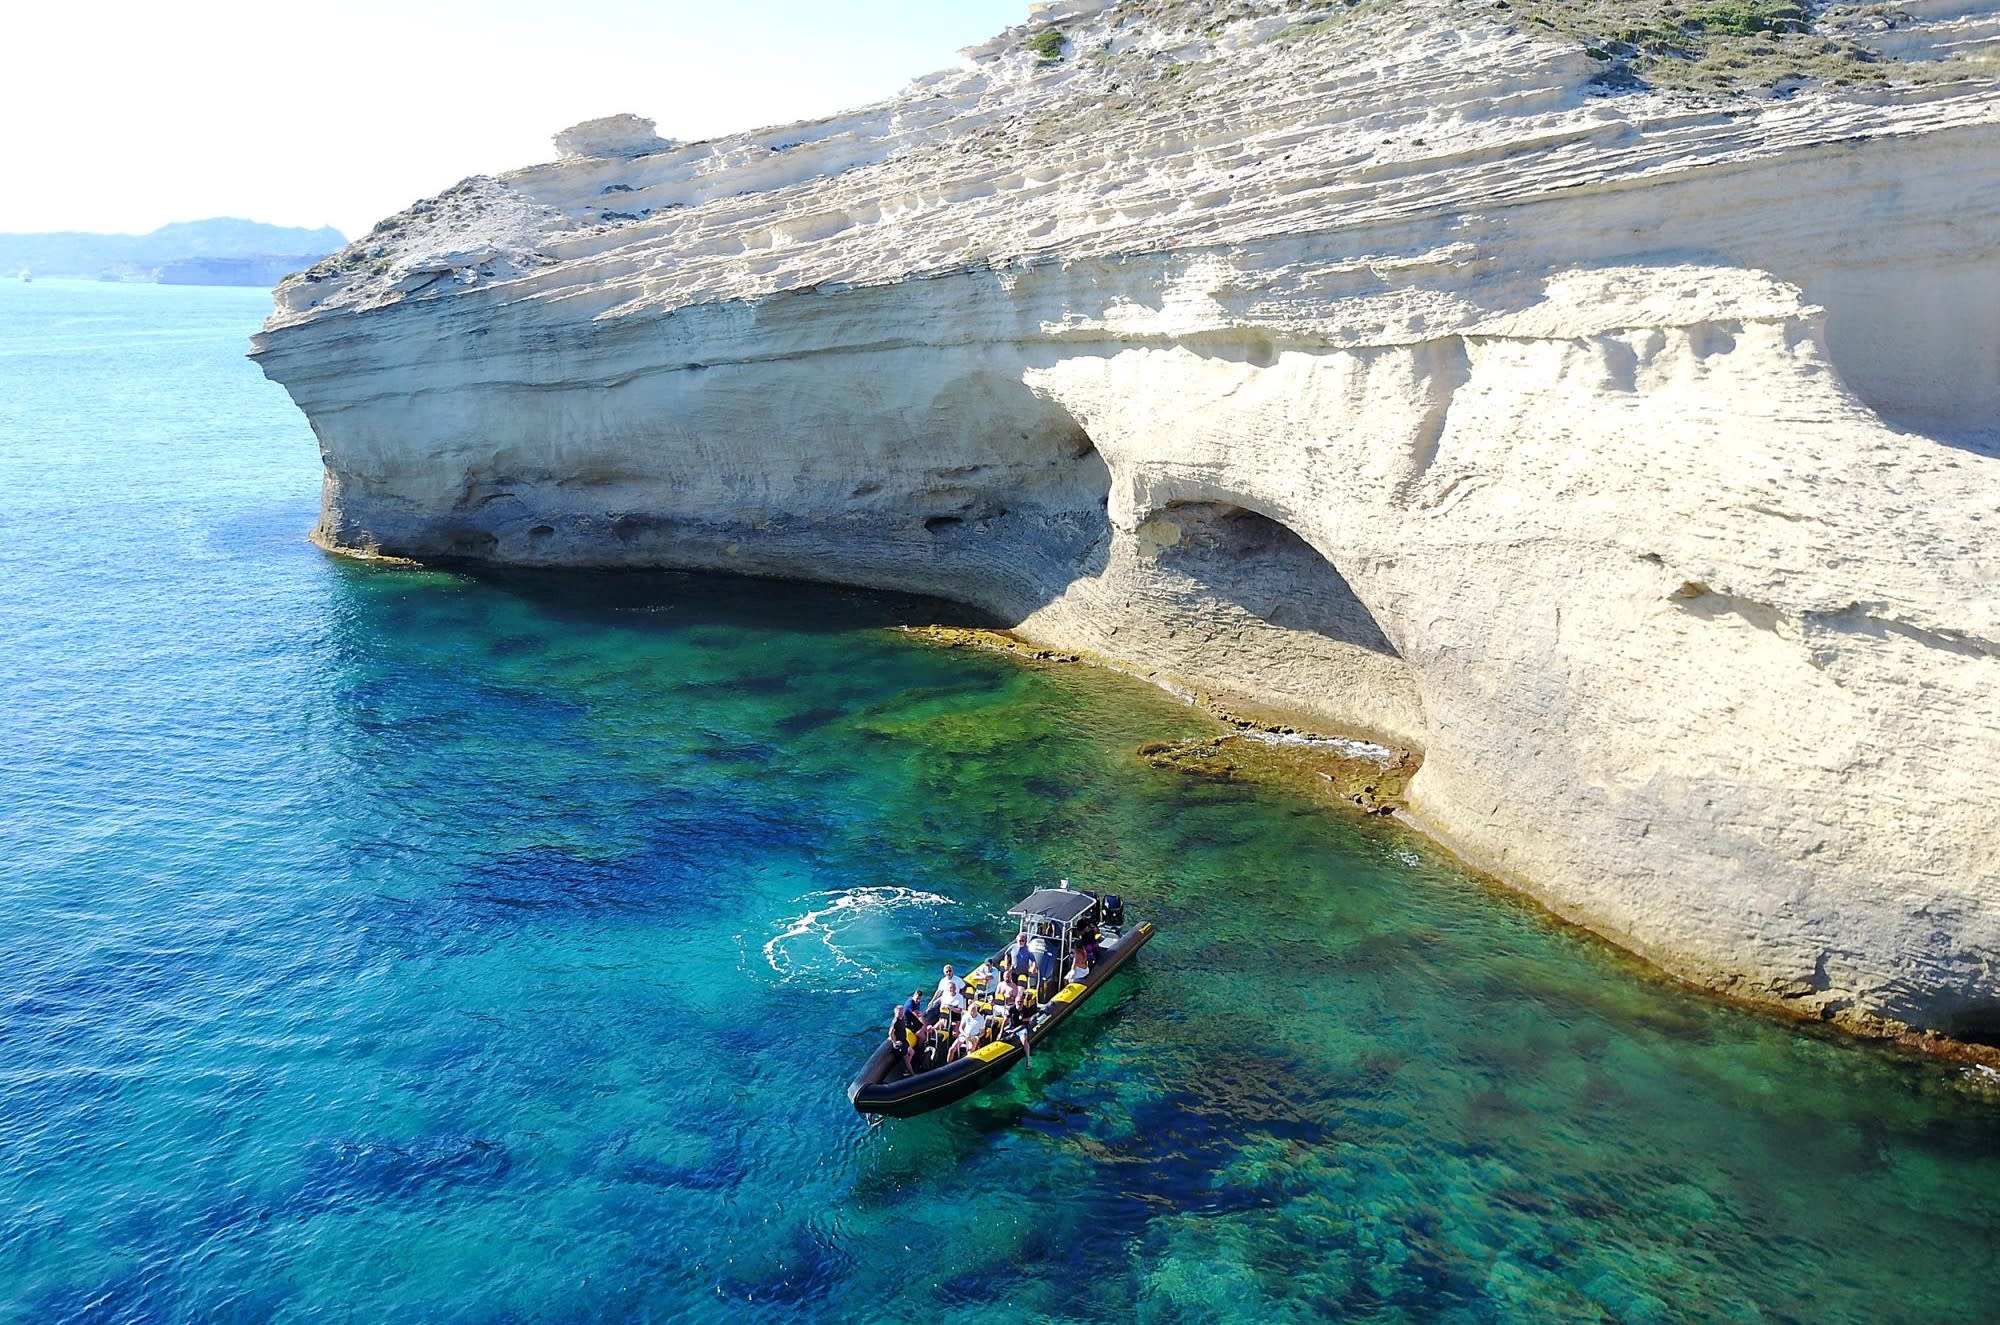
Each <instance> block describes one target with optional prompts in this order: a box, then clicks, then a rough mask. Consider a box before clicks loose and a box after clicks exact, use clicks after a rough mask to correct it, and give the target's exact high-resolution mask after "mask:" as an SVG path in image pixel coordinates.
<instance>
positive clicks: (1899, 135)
mask: <svg viewBox="0 0 2000 1325" xmlns="http://www.w3.org/2000/svg"><path fill="white" fill-rule="evenodd" d="M1531 11H1532V12H1531ZM1543 11H1547V12H1546V13H1544V12H1543ZM1590 12H1595V11H1590ZM1760 12H1761V11H1760ZM1803 12H1804V11H1801V14H1803ZM1584 13H1585V10H1584V9H1583V7H1576V6H1567V7H1566V6H1564V5H1562V4H1559V3H1556V2H1555V0H1545V2H1542V3H1536V4H1528V3H1525V2H1524V3H1522V4H1520V5H1518V6H1516V8H1514V9H1508V10H1496V9H1493V8H1489V7H1486V6H1474V5H1467V4H1457V3H1447V2H1446V0H1418V2H1416V3H1410V4H1406V5H1398V6H1393V7H1387V8H1382V7H1372V6H1361V7H1354V8H1351V9H1350V8H1347V7H1335V8H1333V9H1325V8H1318V7H1312V6H1306V5H1296V4H1289V3H1281V2H1279V0H1238V2H1237V3H1232V4H1228V5H1223V4H1199V3H1197V4H1185V5H1173V4H1163V3H1158V0H1150V2H1146V0H1125V2H1124V3H1117V4H1094V3H1078V4H1068V5H1059V6H1055V7H1052V8H1048V9H1046V10H1044V11H1043V12H1042V13H1041V15H1040V16H1039V17H1038V18H1037V19H1036V20H1035V21H1034V22H1033V23H1031V24H1030V25H1028V26H1025V27H1023V28H1019V29H1015V30H1013V31H1012V32H1009V33H1007V34H1003V36H1002V37H1000V38H997V39H996V40H995V41H993V42H990V43H987V44H986V45H985V46H982V47H979V48H975V49H974V50H973V51H971V52H969V53H968V62H967V65H966V67H964V68H962V69H960V70H957V71H954V72H950V73H944V74H939V75H936V76H933V77H931V78H928V79H924V80H920V81H919V82H917V83H915V84H913V85H912V86H911V87H910V88H909V89H908V90H906V91H905V92H904V93H903V94H902V95H901V96H899V97H897V98H895V99H893V100H891V101H889V102H885V103H882V104H880V105H876V106H871V107H864V108H862V109H859V110H855V111H851V112H847V113H844V114H841V115H836V116H831V117H829V118H827V119H824V120H819V121H815V122H811V123H806V124H798V125H791V126H787V127H784V128H780V129H773V130H763V131H759V132H757V133H752V134H744V135H739V136H736V137H733V138H726V139H720V140H717V141H713V142H705V143H695V144H685V145H673V144H666V143H664V142H662V143H661V144H660V145H659V146H658V147H652V146H649V145H647V144H645V143H643V142H641V141H640V139H639V138H637V137H634V136H633V135H634V134H636V133H637V130H635V129H633V126H632V125H623V126H622V127H619V128H617V129H616V130H615V131H614V132H611V134H610V137H609V138H606V137H604V136H603V135H601V134H599V133H598V132H597V131H596V130H595V129H592V130H591V131H590V132H588V133H584V134H582V135H581V136H576V137H573V138H572V139H571V141H570V142H569V143H568V145H567V146H566V147H565V150H566V151H570V150H571V149H574V152H573V154H572V155H569V156H566V157H565V159H564V160H562V161H560V162H557V163H554V164H550V165H542V166H534V167H530V168H527V169H524V170H519V171H515V172H512V173H510V174H507V175H503V176H500V177H497V178H492V179H486V178H480V179H474V180H468V181H466V183H465V184H463V185H461V186H459V187H458V188H456V189H454V190H452V191H450V192H449V193H447V194H446V195H444V196H441V197H440V198H438V199H436V200H433V201H430V202H426V203H421V204H418V205H417V206H415V207H413V208H411V209H410V210H409V211H408V212H406V213H404V214H402V215H401V216H400V217H397V218H392V219H391V221H390V222H385V223H384V227H382V228H378V231H377V233H376V234H375V235H373V236H371V237H370V238H369V239H368V240H365V241H363V242H362V244H361V245H357V246H356V247H354V248H352V249H350V250H349V252H348V254H346V255H344V256H343V257H342V258H341V259H338V260H333V261H330V262H329V263H326V264H322V265H321V267H320V268H316V269H315V271H314V273H312V274H311V279H310V280H309V281H299V282H293V283H289V284H287V285H286V286H285V287H283V288H281V290H280V292H279V311H278V312H276V313H275V314H274V315H273V317H272V319H271V322H270V323H269V325H268V327H267V329H266V331H265V332H264V334H263V335H262V336H260V337H259V338H258V342H257V348H256V354H257V357H258V359H259V361H260V362H261V363H262V365H263V367H264V370H265V371H266V372H267V373H268V374H269V375H270V376H271V377H272V378H274V379H276V380H278V381H280V382H282V383H283V384H284V385H285V387H286V388H287V390H289V391H290V392H291V394H292V397H293V399H294V400H296V401H297V402H298V404H299V405H300V407H301V408H302V409H304V410H305V412H306V413H307V415H308V416H309V417H310V418H311V420H312V423H313V427H314V430H315V432H316V433H317V435H318V437H319V440H320V443H321V446H322V448H323V451H324V455H325V459H326V466H327V478H326V487H325V498H324V505H323V510H322V516H321V521H320V525H319V529H318V537H319V538H320V539H321V541H323V542H324V543H325V544H326V545H328V546H330V547H334V548H339V549H343V550H352V551H368V552H381V553H390V554H399V555H407V556H417V557H435V556H454V557H471V558H480V559H486V560H492V561H502V562H519V563H530V564H540V565H634V566H677V567H701V568H714V569H726V570H735V571H742V572H747V573H753V574H761V575H774V576H792V577H802V578H808V579H823V580H836V581H846V582H853V583H859V584H866V585H873V586H878V587H885V588H893V589H904V590H915V591H919V592H924V593H930V594H937V595H943V596H947V597H952V598H956V599H959V600H962V601H964V602H967V603H970V604H973V605H975V606H977V607H978V608H980V609H981V610H983V611H984V612H986V613H989V614H992V615H993V616H995V617H997V618H999V619H1000V620H1002V621H1004V622H1006V623H1008V624H1009V625H1011V626H1012V628H1013V630H1014V631H1015V632H1016V633H1017V634H1018V635H1019V636H1020V637H1021V638H1022V639H1024V640H1027V641H1030V642H1032V644H1033V646H1034V647H1036V648H1040V649H1044V650H1050V651H1063V652H1065V653H1066V654H1078V655H1087V656H1092V657H1098V658H1104V659H1107V660H1111V661H1116V662H1119V663H1121V664H1123V665H1125V666H1127V667H1129V668H1131V669H1132V670H1135V671H1139V672H1141V673H1143V674H1147V675H1151V676H1153V677H1154V678H1155V679H1157V680H1159V681H1160V682H1162V683H1163V684H1168V685H1172V686H1179V687H1183V688H1187V689H1192V690H1208V689H1215V690H1221V691H1227V692H1229V693H1233V694H1242V695H1250V696H1253V697H1255V698H1257V699H1259V700H1262V701H1264V702H1265V703H1267V704H1269V705H1271V706H1273V707H1275V708H1279V709H1283V710H1285V711H1289V712H1294V713H1298V714H1300V715H1302V716H1303V717H1304V718H1307V719H1310V720H1311V721H1313V722H1314V723H1317V724H1321V725H1323V726H1325V727H1329V728H1332V729H1336V730H1345V731H1353V732H1359V733H1365V734H1370V735H1372V736H1374V737H1376V738H1379V740H1380V741H1382V742H1383V743H1384V744H1386V745H1391V746H1395V747H1398V748H1402V749H1409V750H1413V751H1420V752H1421V753H1422V756H1423V763H1422V768H1421V770H1420V771H1419V772H1417V773H1416V774H1415V776H1414V777H1413V778H1412V779H1411V781H1410V784H1409V787H1408V789H1407V801H1408V804H1409V807H1410V809H1411V811H1412V813H1413V814H1414V815H1416V816H1417V817H1418V818H1419V819H1421V820H1422V821H1423V822H1425V823H1426V824H1427V825H1429V826H1430V827H1431V828H1432V829H1433V830H1434V831H1435V832H1436V833H1438V835H1440V836H1441V837H1443V838H1445V839H1446V840H1448V841H1449V842H1451V843H1452V844H1453V845H1454V846H1455V847H1456V849H1458V850H1459V851H1461V852H1462V853H1464V854H1465V855H1466V856H1467V857H1468V858H1469V859H1471V860H1473V861H1474V862H1476V863H1479V864H1482V865H1484V866H1485V867H1487V868H1488V869H1490V870H1492V871H1494V872H1496V873H1498V874H1500V875H1501V876H1503V877H1505V878H1507V879H1509V880H1511V881H1513V882H1515V883H1517V884H1519V885H1521V886H1523V887H1525V888H1527V889H1529V890H1530V891H1532V892H1533V893H1534V894H1535V895H1536V896H1537V897H1538V898H1540V899H1541V900H1542V901H1544V902H1545V903H1547V904H1548V905H1549V906H1550V907H1551V908H1552V909H1554V910H1555V911H1556V912H1558V913H1559V914H1561V915H1563V916H1565V917H1568V918H1570V919H1573V920H1576V921H1578V922H1580V923H1583V924H1587V925H1589V926H1591V927H1593V928H1595V929H1597V930H1599V931H1600V932H1603V933H1605V934H1607V935H1609V936H1611V937H1613V938H1615V939H1617V940H1618V941H1620V942H1622V943H1625V944H1626V945H1628V946H1630V947H1632V948H1634V949H1635V950H1637V951H1639V952H1641V953H1643V954H1644V955H1646V956H1648V957H1649V958H1651V959H1653V960H1655V961H1656V962H1658V963H1660V964H1661V965H1663V966H1665V967H1667V968H1669V969H1671V970H1674V971H1676V972H1679V973H1681V974H1684V975H1688V976H1691V977H1693V978H1696V979H1701V980H1706V981H1710V982H1716V983H1721V984H1724V985H1726V986H1728V987H1731V988H1734V989H1738V990H1744V989H1748V990H1753V991H1772V990H1778V989H1785V990H1792V989H1794V988H1798V987H1801V986H1802V987H1803V992H1800V993H1797V994H1796V995H1795V996H1791V997H1790V1001H1792V1002H1794V1003H1801V1004H1803V1005H1806V1006H1808V1007H1811V1008H1818V1009H1821V1010H1825V1011H1833V1010H1838V1011H1840V1012H1841V1015H1843V1016H1845V1017H1848V1018H1850V1019H1857V1020H1862V1021H1866V1020H1867V1019H1870V1018H1888V1019H1896V1020H1902V1021H1907V1022H1911V1023H1914V1024H1919V1025H1926V1026H1936V1027H1943V1028H1948V1027H1949V1026H1950V1025H1952V1024H1953V1023H1954V1022H1955V1021H1956V1020H1959V1019H1963V1018H1966V1017H1977V1016H1979V1015H1981V1011H1980V1010H1981V1009H1982V1008H1990V1007H1992V1006H2000V837H1996V836H1995V834H1994V833H1993V832H1992V827H1993V825H1994V824H1995V823H1996V822H2000V774H1997V773H1996V770H2000V595H1996V593H1995V591H1994V584H1995V581H1996V578H2000V562H1996V560H1995V557H1994V554H1993V553H1992V551H1991V544H1992V538H1991V533H1990V531H1991V529H1992V527H1993V521H1994V520H1995V519H1997V518H2000V443H1996V441H1995V440H1994V434H1993V433H1992V432H1991V431H1982V430H1990V429H1992V428H1993V426H1994V420H1995V419H1996V418H2000V365H1996V361H1995V359H1994V355H1993V346H1994V345H1996V344H2000V127H1996V126H2000V95H1996V92H1995V84H1994V82H1993V80H1992V78H1991V77H1990V76H1989V74H1988V73H1987V71H1986V67H1985V66H1982V65H1979V64H1977V63H1974V62H1969V61H1967V60H1965V59H1963V58H1959V59H1953V60H1948V61H1943V62H1934V63H1930V64H1926V65H1924V66H1922V67H1921V69H1919V68H1918V67H1917V66H1914V65H1912V66H1907V67H1906V66H1899V65H1897V64H1896V63H1895V61H1893V60H1890V61H1887V62H1886V63H1885V62H1883V61H1873V62H1872V63H1871V62H1870V61H1867V60H1858V59H1857V61H1855V62H1853V69H1858V68H1859V67H1860V66H1861V65H1862V64H1868V65H1869V66H1870V68H1871V69H1873V68H1875V67H1876V66H1877V65H1879V66H1880V69H1881V70H1886V71H1887V72H1888V75H1889V76H1887V77H1886V78H1885V77H1879V76H1878V75H1879V73H1880V70H1878V71H1877V73H1870V74H1869V75H1867V76H1868V77H1869V78H1870V79H1873V80H1874V82H1873V83H1872V84H1871V85H1870V86H1869V87H1868V88H1867V90H1866V91H1865V92H1863V91H1856V90H1853V89H1850V88H1842V87H1839V86H1836V85H1835V83H1836V81H1837V80H1839V79H1842V78H1845V77H1847V76H1848V75H1849V74H1850V73H1852V72H1853V69H1850V68H1849V66H1848V65H1843V64H1840V63H1839V62H1838V61H1837V60H1835V61H1834V63H1832V64H1826V63H1812V62H1811V61H1810V60H1806V59H1805V57H1804V56H1803V55H1800V56H1799V60H1800V62H1799V63H1796V65H1795V64H1791V63H1786V62H1787V61H1791V60H1792V59H1793V56H1794V55H1795V54H1798V53H1799V52H1801V51H1804V50H1805V49H1806V47H1805V46H1804V45H1802V44H1801V43H1806V42H1818V38H1816V37H1813V36H1811V34H1799V33H1795V32H1793V31H1792V27H1793V26H1810V22H1809V21H1808V19H1807V18H1804V17H1800V18H1791V17H1787V18H1785V19H1784V20H1783V24H1782V25H1781V26H1780V28H1779V29H1775V30H1773V31H1769V32H1766V31H1761V30H1760V31H1758V32H1757V33H1754V34H1752V35H1747V36H1743V37H1742V40H1743V41H1745V42H1755V43H1764V44H1757V45H1754V46H1745V47H1744V48H1743V50H1744V51H1752V50H1756V51H1764V50H1768V51H1771V52H1775V54H1771V55H1768V56H1763V55H1738V54H1734V53H1731V52H1733V51H1734V50H1735V48H1733V47H1732V48H1730V51H1725V52H1723V54H1722V55H1721V56H1718V58H1717V60H1716V61H1715V62H1714V67H1715V68H1716V69H1736V68H1738V65H1739V64H1740V65H1742V67H1743V68H1746V69H1749V70H1750V71H1751V72H1753V73H1754V72H1755V71H1756V70H1757V68H1758V66H1757V65H1756V63H1755V62H1756V61H1758V60H1768V61H1769V62H1770V63H1769V65H1768V67H1767V71H1768V73H1769V75H1770V77H1769V78H1768V79H1767V80H1765V81H1766V83H1767V85H1771V86H1779V90H1780V91H1781V92H1782V93H1783V95H1779V96H1773V97H1767V98H1749V97H1742V96H1737V97H1734V98H1732V99H1726V100H1717V99H1712V98H1711V99H1706V100H1704V99H1701V98H1700V97H1696V96H1693V95H1690V94H1686V93H1675V94H1668V93H1663V92H1657V91H1647V90H1645V88H1644V86H1643V85H1644V84H1646V83H1648V82H1649V81H1650V82H1652V83H1655V84H1658V83H1665V82H1672V81H1674V80H1673V79H1671V78H1667V77H1666V76H1665V75H1664V73H1663V72H1662V70H1663V69H1664V68H1665V67H1664V66H1658V64H1657V61H1658V60H1659V59H1664V58H1665V57H1655V56H1648V55H1644V54H1643V53H1635V52H1636V48H1634V49H1632V50H1628V49H1626V48H1624V47H1622V46H1620V47H1617V48H1616V49H1613V48H1612V47H1611V46H1604V47H1600V46H1595V45H1592V46H1588V48H1587V46H1586V42H1587V40H1588V39H1589V34H1588V33H1587V32H1584V31H1583V30H1582V29H1581V28H1579V27H1577V26H1576V25H1577V24H1578V23H1582V22H1583V21H1584V19H1583V18H1581V17H1578V16H1579V15H1582V14H1584ZM1536 14H1540V15H1541V16H1542V17H1543V18H1544V19H1545V20H1546V21H1545V22H1531V21H1529V18H1531V17H1533V16H1534V15H1536ZM1774 22H1775V20H1774ZM1767 26H1768V25H1767ZM1923 26H1924V24H1923V22H1920V21H1919V20H1918V19H1917V18H1912V19H1911V21H1910V23H1909V24H1905V25H1903V26H1901V27H1899V28H1898V29H1897V33H1898V34H1899V35H1898V36H1897V41H1898V42H1899V43H1900V45H1899V46H1898V49H1899V50H1907V51H1911V52H1917V53H1923V54H1939V53H1945V54H1953V53H1961V54H1962V52H1961V48H1962V47H1964V45H1965V43H1964V42H1961V41H1958V40H1957V39H1956V38H1954V41H1953V42H1952V43H1946V44H1944V45H1941V46H1937V47H1936V48H1935V49H1933V48H1932V47H1928V46H1925V45H1924V44H1923V43H1922V42H1919V41H1916V40H1915V39H1914V38H1913V37H1911V36H1909V35H1908V33H1910V32H1914V31H1915V30H1917V29H1919V28H1922V27H1923ZM1564 33H1573V34H1575V35H1574V36H1565V35H1563V34H1564ZM1711 35H1712V39H1713V40H1715V41H1734V40H1736V37H1734V36H1730V35H1729V34H1727V33H1723V34H1720V35H1714V34H1711ZM1795 38H1796V40H1795ZM1708 39H1709V38H1704V40H1708ZM1691 40H1692V38H1691ZM1842 40H1846V38H1842ZM1967 40H1970V38H1968V39H1967ZM1820 44H1823V45H1827V47H1828V49H1833V48H1834V47H1835V46H1837V45H1838V43H1837V42H1827V43H1820ZM1977 48H1979V43H1978V42H1976V41H1975V42H1973V46H1972V47H1971V48H1967V49H1977ZM1813 49H1814V50H1817V49H1819V46H1818V45H1815V46H1813ZM1813 58H1814V59H1819V58H1820V57H1817V56H1815V57H1813ZM1824 58H1825V59H1826V60H1834V57H1833V56H1826V57H1824ZM1648 61H1654V63H1650V64H1649V63H1648ZM1732 61H1736V62H1737V63H1731V62H1732ZM1780 66H1782V67H1780ZM1701 67H1703V68H1706V67H1707V66H1706V65H1702V66H1701ZM1689 68H1690V69H1693V68H1695V66H1694V65H1690V66H1689ZM1788 70H1790V71H1795V72H1799V73H1801V74H1802V75H1803V76H1804V81H1800V79H1796V78H1792V77H1790V76H1788V75H1787V71H1788ZM1843 70H1845V71H1846V72H1843ZM1919 74H1921V75H1922V76H1921V77H1919ZM1855 76H1857V77H1859V76H1860V75H1858V74H1857V75H1855ZM1683 81H1689V82H1690V85H1703V84H1701V83H1700V80H1698V79H1692V76H1691V75H1690V79H1688V80H1683ZM1739 81H1741V80H1739ZM1751 81H1754V80H1751ZM1621 89H1625V90H1621ZM1634 89H1636V90H1634ZM584 127H586V128H588V127H589V126H584ZM644 132H645V134H647V135H650V134H651V132H652V131H651V127H650V126H649V125H648V126H645V130H644ZM635 150H636V151H641V152H643V153H644V154H634V152H635ZM1229 762H1234V759H1233V757H1232V759H1231V760H1230V761H1229ZM1759 996H1762V997H1775V995H1773V994H1771V993H1769V992H1766V993H1764V994H1760V995H1759Z"/></svg>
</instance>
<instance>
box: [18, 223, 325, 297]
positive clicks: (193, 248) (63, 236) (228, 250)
mask: <svg viewBox="0 0 2000 1325" xmlns="http://www.w3.org/2000/svg"><path fill="white" fill-rule="evenodd" d="M346 245H347V238H346V236H344V235H342V234H341V233H340V231H338V230H336V229H334V228H333V227H332V226H321V227H320V228H319V229H317V230H308V229H305V228H303V227H301V226H283V225H266V224H265V223H264V222H262V221H245V220H242V219H240V218H237V217H233V216H216V217H210V218H209V219H208V220H205V221H176V222H174V223H173V224H171V225H163V226H161V227H160V228H159V229H157V230H154V231H152V232H151V233H149V234H143V235H101V234H90V233H86V232H83V231H76V230H60V231H54V232H51V233H47V234H12V235H9V234H0V276H9V277H12V276H70V277H81V278H83V279H85V280H92V281H139V282H149V283H157V284H161V285H257V286H266V287H268V286H273V285H276V284H277V283H278V282H279V281H281V280H283V279H284V278H285V277H287V276H289V275H290V274H292V273H293V272H295V271H302V270H304V269H305V268H307V267H310V266H312V265H313V264H314V263H315V262H318V261H319V260H320V259H321V258H323V257H325V256H326V255H327V254H329V253H333V252H337V251H338V250H340V249H342V248H344V247H346Z"/></svg>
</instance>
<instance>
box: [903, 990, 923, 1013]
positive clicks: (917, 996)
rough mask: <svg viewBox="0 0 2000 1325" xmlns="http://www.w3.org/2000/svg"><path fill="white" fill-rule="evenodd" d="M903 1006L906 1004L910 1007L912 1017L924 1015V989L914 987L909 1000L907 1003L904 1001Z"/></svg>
mask: <svg viewBox="0 0 2000 1325" xmlns="http://www.w3.org/2000/svg"><path fill="white" fill-rule="evenodd" d="M903 1006H904V1007H906V1008H908V1009H909V1010H910V1015H911V1016H912V1017H921V1016H923V1013H924V991H923V990H921V989H912V990H911V991H910V998H909V1001H908V1002H906V1003H904V1004H903Z"/></svg>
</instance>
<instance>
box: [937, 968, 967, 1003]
mask: <svg viewBox="0 0 2000 1325" xmlns="http://www.w3.org/2000/svg"><path fill="white" fill-rule="evenodd" d="M937 997H938V1006H939V1007H941V1008H948V1009H950V1010H951V1011H953V1012H960V1011H963V1010H964V1008H965V986H964V985H962V984H960V983H959V981H958V977H957V976H955V975H953V974H952V973H951V965H950V963H946V965H945V968H944V977H943V978H942V979H940V980H939V981H938V982H937Z"/></svg>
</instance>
